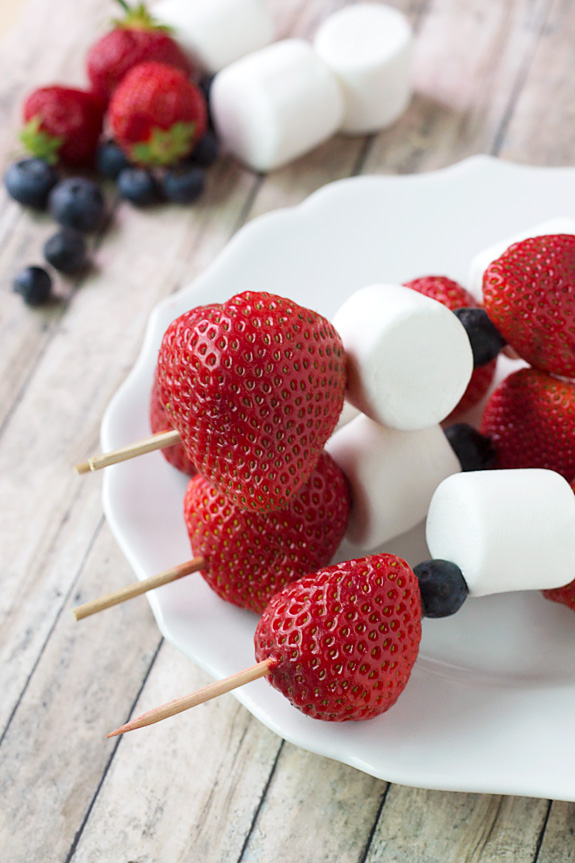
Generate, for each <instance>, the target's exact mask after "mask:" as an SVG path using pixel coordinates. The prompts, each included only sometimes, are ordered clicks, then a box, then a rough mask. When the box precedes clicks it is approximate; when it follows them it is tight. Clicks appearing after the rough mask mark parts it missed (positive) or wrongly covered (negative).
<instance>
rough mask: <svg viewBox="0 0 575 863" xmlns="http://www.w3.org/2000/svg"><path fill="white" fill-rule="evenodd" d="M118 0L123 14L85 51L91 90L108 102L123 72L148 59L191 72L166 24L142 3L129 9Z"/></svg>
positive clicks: (188, 63)
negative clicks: (159, 21)
mask: <svg viewBox="0 0 575 863" xmlns="http://www.w3.org/2000/svg"><path fill="white" fill-rule="evenodd" d="M118 2H119V3H120V5H121V6H122V7H123V8H124V10H125V13H126V14H125V16H124V17H123V18H122V19H120V20H116V21H114V22H113V23H114V25H115V28H114V30H111V31H110V32H109V33H106V35H105V36H102V38H101V39H98V41H97V42H96V43H95V44H94V45H92V47H91V48H90V51H89V53H88V60H87V67H88V77H89V79H90V83H91V84H92V89H93V91H94V92H95V93H97V94H98V95H99V96H100V97H101V98H102V99H104V100H105V101H106V102H107V101H108V100H109V99H110V96H111V95H112V93H113V91H114V90H115V89H116V87H117V86H118V84H119V83H120V81H121V80H122V78H123V77H124V75H125V74H126V72H129V71H130V69H132V68H133V67H134V66H137V65H138V63H144V62H149V61H154V62H156V63H165V64H166V66H174V67H175V68H176V69H180V71H182V72H183V73H184V75H186V76H189V75H191V73H192V71H193V66H192V64H191V62H190V60H189V59H188V58H187V57H186V55H185V54H184V52H183V51H182V49H181V48H180V47H179V45H178V44H177V43H176V42H174V40H173V39H172V38H171V36H170V35H169V33H168V32H167V31H169V27H164V26H162V25H161V24H159V23H158V22H157V21H156V20H155V18H154V17H153V16H152V15H151V14H150V12H149V11H148V9H147V8H146V6H145V4H144V3H139V4H138V5H137V6H135V7H134V8H132V9H130V8H129V7H128V6H127V5H126V3H124V2H123V0H118Z"/></svg>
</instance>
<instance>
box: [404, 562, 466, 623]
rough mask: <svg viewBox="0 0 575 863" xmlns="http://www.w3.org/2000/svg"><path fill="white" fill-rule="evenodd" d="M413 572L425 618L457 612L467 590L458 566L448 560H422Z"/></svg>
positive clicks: (447, 615) (445, 615) (446, 615)
mask: <svg viewBox="0 0 575 863" xmlns="http://www.w3.org/2000/svg"><path fill="white" fill-rule="evenodd" d="M413 571H414V573H415V574H416V576H417V580H418V581H419V590H420V593H421V604H422V607H423V614H424V616H425V617H449V616H450V615H452V614H455V612H456V611H459V609H460V608H461V606H462V605H463V603H464V602H465V600H466V599H467V596H468V594H469V589H468V587H467V584H466V583H465V579H464V578H463V573H462V572H461V570H460V569H459V567H458V566H456V565H455V564H454V563H451V561H449V560H440V559H436V560H424V561H423V563H418V564H417V566H415V567H414V568H413Z"/></svg>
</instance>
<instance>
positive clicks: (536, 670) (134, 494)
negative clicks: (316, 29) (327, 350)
mask: <svg viewBox="0 0 575 863" xmlns="http://www.w3.org/2000/svg"><path fill="white" fill-rule="evenodd" d="M574 201H575V169H559V168H557V169H553V168H547V169H546V168H531V167H523V166H518V165H512V164H508V163H504V162H500V161H497V160H494V159H490V158H487V157H474V158H472V159H468V160H467V161H465V162H462V163H460V164H458V165H455V166H453V167H450V168H447V169H445V170H442V171H437V172H434V173H429V174H424V175H419V176H404V177H387V176H376V177H358V178H353V179H348V180H342V181H339V182H336V183H333V184H331V185H328V186H326V187H325V188H324V189H322V190H320V191H319V192H317V193H315V194H314V195H312V196H311V197H310V198H309V199H308V200H307V201H306V202H305V203H304V204H302V205H300V206H298V207H295V208H292V209H289V210H280V211H277V212H274V213H271V214H269V215H266V216H263V217H261V218H258V219H256V220H254V221H253V222H252V223H251V224H249V225H248V226H246V227H245V228H243V230H241V231H240V232H239V233H238V235H237V236H236V237H235V238H234V239H233V240H232V242H231V243H230V244H229V245H228V247H227V248H226V249H225V251H224V252H223V253H222V254H221V255H220V256H219V257H218V258H217V260H216V261H215V263H214V264H213V265H212V266H211V267H210V268H209V269H208V270H207V271H206V272H205V273H204V274H203V276H202V277H201V278H199V279H197V280H196V282H195V283H194V284H193V285H191V286H190V287H189V288H187V289H186V290H183V291H181V292H180V293H178V294H176V295H174V296H173V297H170V298H169V299H168V300H167V301H165V302H163V303H162V304H161V305H160V306H159V307H158V308H157V309H156V310H155V312H154V314H153V315H152V317H151V320H150V323H149V327H148V331H147V335H146V339H145V343H144V347H143V349H142V352H141V355H140V357H139V359H138V362H137V364H136V366H135V368H134V369H133V371H132V373H131V374H130V376H129V377H128V379H127V380H126V382H125V383H124V385H123V386H122V387H121V389H120V390H119V391H118V393H117V394H116V396H115V397H114V399H113V400H112V402H111V404H110V406H109V408H108V410H107V412H106V415H105V417H104V421H103V425H102V446H103V449H104V450H108V449H112V448H115V447H118V446H121V445H124V444H126V443H128V442H130V441H132V440H135V439H138V438H140V437H144V436H145V435H146V434H148V399H149V393H150V387H151V381H152V375H153V369H154V365H155V360H156V353H157V348H158V346H159V343H160V339H161V336H162V333H163V332H164V330H165V328H166V326H167V325H168V323H169V322H170V321H171V320H172V319H173V318H174V317H176V316H177V315H179V314H181V313H182V312H183V311H185V310H186V309H188V308H191V307H193V306H195V305H199V304H201V303H206V302H212V301H223V300H226V299H228V298H229V297H230V296H232V295H233V294H235V293H238V292H240V291H242V290H246V289H248V288H249V289H251V290H265V291H271V292H272V293H277V294H280V295H284V296H288V297H291V298H292V299H294V300H296V301H297V302H300V303H301V304H303V305H305V306H310V307H312V308H315V309H317V310H318V311H320V312H322V313H323V314H325V315H326V316H328V317H329V316H331V315H332V314H333V313H334V312H335V310H336V309H337V308H338V306H339V305H340V304H341V303H342V301H343V300H344V299H345V298H346V297H347V296H348V295H349V294H350V293H352V292H353V291H355V290H356V289H358V288H360V287H362V286H363V285H366V284H369V283H370V282H376V281H391V282H393V281H398V282H402V281H405V280H407V279H410V278H414V277H415V276H419V275H423V274H426V273H445V274H447V275H449V276H451V277H453V278H455V279H458V280H461V281H463V282H465V280H466V276H467V269H468V265H469V261H470V259H471V258H472V256H473V255H474V254H475V253H476V252H478V251H479V250H481V249H482V248H484V247H485V246H487V245H490V244H491V243H492V242H494V241H496V240H499V239H502V238H503V239H504V238H505V237H507V236H509V235H512V234H514V233H516V232H518V231H521V230H522V229H527V228H529V227H531V226H534V225H536V224H538V223H539V222H543V221H546V220H548V219H551V218H553V217H557V216H573V215H575V212H574V211H575V205H574V204H573V202H574ZM185 486H186V478H185V477H184V476H182V475H181V474H179V473H178V472H177V471H176V470H174V469H173V468H171V467H170V466H169V465H168V464H167V463H166V462H165V460H164V459H163V457H162V456H161V454H159V453H154V454H151V455H148V456H144V457H143V458H140V459H137V460H135V461H133V462H127V463H125V464H122V465H117V466H116V467H114V468H109V469H108V470H107V471H106V475H105V481H104V509H105V513H106V516H107V519H108V522H109V524H110V527H111V528H112V530H113V532H114V534H115V536H116V538H117V540H118V542H119V544H120V546H121V547H122V549H123V551H124V553H125V554H126V557H127V558H128V560H129V562H130V564H131V565H132V567H133V568H134V571H135V573H136V575H137V576H138V577H139V578H144V577H146V576H149V575H151V574H153V573H154V572H157V571H158V570H161V569H165V568H167V567H169V566H172V565H174V564H176V563H178V562H181V561H183V560H187V559H188V558H189V555H190V550H189V545H188V540H187V536H186V531H185V528H184V524H183V519H182V513H181V502H182V497H183V494H184V490H185ZM388 550H390V551H394V552H395V553H397V554H399V555H401V556H403V557H405V558H406V559H407V560H408V561H409V562H410V563H411V564H412V565H413V564H415V563H417V562H418V561H419V560H422V559H424V558H425V557H426V556H427V550H426V548H425V543H424V539H423V533H422V530H421V528H420V529H417V530H415V531H412V532H411V533H410V534H409V535H407V536H405V537H401V538H399V539H397V540H396V541H394V542H392V543H389V545H388ZM344 554H345V551H344ZM574 575H575V573H574ZM149 599H150V602H151V605H152V609H153V611H154V614H155V616H156V619H157V622H158V626H159V627H160V629H161V631H162V633H163V634H164V635H165V637H166V638H167V639H169V640H170V641H171V642H172V643H173V644H174V645H176V647H178V648H179V649H180V650H182V651H183V652H184V653H185V654H186V655H187V656H189V657H191V658H192V659H193V660H194V661H195V662H197V663H198V664H199V665H200V666H202V667H203V668H204V669H206V670H207V671H208V672H210V673H211V674H212V675H214V676H215V677H223V676H225V675H227V674H230V673H232V672H234V671H237V670H239V669H240V668H242V667H244V666H247V665H251V664H253V647H252V636H253V631H254V628H255V624H256V617H255V615H253V614H252V613H250V612H244V611H241V610H239V609H237V608H234V607H232V606H229V605H226V604H225V603H224V602H223V601H222V600H220V599H219V598H218V597H217V596H215V594H213V593H212V592H211V591H210V590H209V588H208V587H207V586H206V584H205V583H204V582H203V580H202V579H201V578H199V577H193V576H191V577H188V578H187V579H184V580H183V581H180V582H178V583H176V584H173V585H169V586H167V587H164V588H162V589H161V590H159V591H156V592H155V593H154V594H153V595H149ZM423 628H424V637H423V642H422V646H421V653H420V657H419V659H418V661H417V663H416V666H415V670H414V672H413V675H412V678H411V680H410V682H409V684H408V686H407V688H406V690H405V692H404V693H403V695H402V696H401V698H400V700H399V702H398V703H397V705H396V706H395V707H394V708H392V710H391V711H389V713H387V714H384V715H383V716H381V717H379V718H378V719H373V720H370V721H369V722H358V723H353V722H349V723H342V724H339V723H334V724H330V723H324V722H320V721H318V720H314V719H309V718H308V717H305V716H303V715H302V714H301V713H299V712H298V711H297V710H295V709H294V708H292V707H291V706H290V705H289V704H288V703H287V701H285V700H284V698H283V697H282V696H281V695H280V694H279V693H278V692H276V691H275V690H273V689H272V688H271V686H269V684H268V683H267V682H266V681H265V680H259V681H257V682H255V683H252V684H250V685H249V686H247V687H245V688H244V689H242V690H238V691H236V697H237V698H239V699H240V701H241V702H242V703H243V704H244V705H245V706H246V707H247V708H248V710H250V711H251V712H252V713H253V714H254V715H255V716H257V717H258V719H260V720H261V721H262V722H263V723H264V724H265V725H267V726H268V727H269V728H271V729H272V730H273V731H275V732H277V734H279V735H281V736H282V737H284V738H285V739H286V740H289V741H291V742H293V743H295V744H297V745H298V746H301V747H303V748H305V749H309V750H311V751H312V752H316V753H318V754H321V755H326V756H328V757H330V758H334V759H337V760H339V761H342V762H344V763H346V764H351V765H353V766H354V767H357V768H358V769H360V770H363V771H365V772H366V773H370V774H372V775H374V776H377V777H380V778H382V779H387V780H390V781H393V782H400V783H403V784H405V785H415V786H419V787H424V788H436V789H453V790H461V791H475V792H487V793H503V794H522V795H531V796H536V797H551V798H556V799H562V800H570V801H575V747H573V746H572V745H569V744H568V741H570V740H571V739H572V732H573V724H574V721H575V616H574V615H573V613H572V612H571V611H569V610H568V609H566V608H564V607H563V606H559V605H557V604H556V603H550V602H548V601H546V600H544V599H543V598H542V597H541V595H540V594H538V593H531V594H510V595H506V596H499V597H489V598H485V599H475V600H471V601H469V602H467V603H466V605H465V606H464V607H463V609H462V610H461V611H460V612H459V613H458V614H457V615H455V616H454V617H453V618H451V619H448V620H443V621H442V620H437V621H436V620H426V621H424V625H423ZM176 694H177V693H173V692H166V699H168V698H172V697H174V695H176ZM182 694H184V693H182ZM149 706H152V705H149ZM172 721H177V722H189V723H191V724H193V722H194V718H193V715H191V714H190V715H188V716H187V717H179V718H178V719H176V720H172ZM150 733H151V732H150ZM153 733H156V734H162V733H166V732H165V730H164V731H162V730H161V729H158V730H156V731H155V732H153Z"/></svg>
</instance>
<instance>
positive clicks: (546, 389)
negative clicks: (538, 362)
mask: <svg viewBox="0 0 575 863" xmlns="http://www.w3.org/2000/svg"><path fill="white" fill-rule="evenodd" d="M481 431H482V432H483V434H486V435H488V436H489V437H490V438H491V440H492V442H493V444H494V446H495V452H496V460H495V466H496V467H498V468H516V467H542V468H549V469H550V470H555V471H557V473H560V474H561V475H562V476H564V477H565V479H567V480H571V479H572V478H573V476H574V475H575V382H571V381H563V380H559V379H558V378H554V377H552V376H551V375H548V374H547V373H546V372H542V371H539V370H538V369H531V368H524V369H520V370H519V371H517V372H514V373H513V374H511V375H509V377H508V378H505V380H503V381H502V382H501V383H500V384H499V386H498V387H497V389H496V390H494V392H493V393H492V394H491V397H490V398H489V401H488V402H487V406H486V408H485V411H484V413H483V419H482V421H481Z"/></svg>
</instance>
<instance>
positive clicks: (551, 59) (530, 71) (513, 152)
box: [499, 0, 575, 165]
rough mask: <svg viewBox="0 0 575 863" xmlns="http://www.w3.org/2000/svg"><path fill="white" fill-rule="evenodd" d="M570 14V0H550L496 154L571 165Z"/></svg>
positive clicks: (574, 157)
mask: <svg viewBox="0 0 575 863" xmlns="http://www.w3.org/2000/svg"><path fill="white" fill-rule="evenodd" d="M574 41H575V15H574V13H573V4H572V3H570V2H569V0H553V3H552V4H551V7H550V10H549V14H548V16H547V19H546V22H545V27H544V29H543V30H542V32H541V38H540V39H539V40H538V42H537V49H536V51H535V52H534V54H533V57H532V60H531V62H530V63H529V65H528V66H527V67H526V68H525V71H524V86H523V87H522V88H521V90H520V92H518V94H517V96H516V100H515V103H514V105H513V112H512V114H511V116H510V117H509V120H508V123H506V125H505V129H504V138H503V139H502V142H501V147H500V150H499V154H500V155H501V156H502V157H503V158H505V159H510V160H512V161H517V162H528V163H529V164H534V165H573V164H574V162H575V107H574V102H573V94H572V92H571V89H570V86H569V84H570V81H569V77H570V76H569V74H567V72H566V70H568V69H570V68H571V63H572V59H573V44H574Z"/></svg>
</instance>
